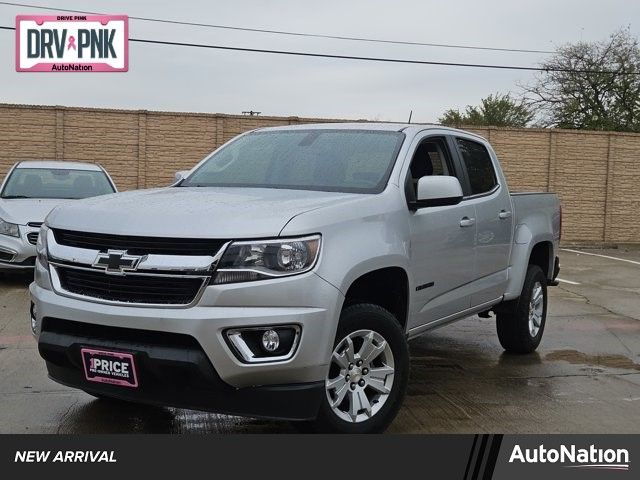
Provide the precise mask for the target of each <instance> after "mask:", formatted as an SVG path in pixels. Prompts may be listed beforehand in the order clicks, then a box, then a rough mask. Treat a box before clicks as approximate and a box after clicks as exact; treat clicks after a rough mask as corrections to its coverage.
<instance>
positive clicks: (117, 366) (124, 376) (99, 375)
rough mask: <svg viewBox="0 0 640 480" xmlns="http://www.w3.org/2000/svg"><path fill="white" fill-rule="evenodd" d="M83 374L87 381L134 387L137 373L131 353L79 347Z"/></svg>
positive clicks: (136, 384)
mask: <svg viewBox="0 0 640 480" xmlns="http://www.w3.org/2000/svg"><path fill="white" fill-rule="evenodd" d="M80 354H81V355H82V364H83V365H84V376H85V378H86V379H87V380H88V381H89V382H97V383H108V384H111V385H119V386H122V387H130V388H136V387H137V386H138V375H137V372H136V365H135V361H134V358H133V355H132V354H130V353H124V352H111V351H108V350H96V349H93V348H81V349H80Z"/></svg>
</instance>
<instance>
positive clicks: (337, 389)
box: [309, 303, 409, 433]
mask: <svg viewBox="0 0 640 480" xmlns="http://www.w3.org/2000/svg"><path fill="white" fill-rule="evenodd" d="M408 376H409V350H408V346H407V341H406V338H405V335H404V332H403V331H402V329H401V328H400V324H399V323H398V321H397V320H396V318H395V317H394V316H393V315H392V314H391V313H389V312H388V311H387V310H385V309H384V308H382V307H379V306H378V305H372V304H366V303H363V304H356V305H351V306H349V307H346V308H345V309H343V311H342V314H341V315H340V323H339V325H338V331H337V334H336V340H335V344H334V350H333V354H332V358H331V363H330V368H329V372H328V374H327V378H326V380H325V396H324V398H323V402H322V405H321V407H320V412H319V414H318V418H317V419H316V420H315V421H314V422H312V423H311V424H310V425H309V426H310V427H311V428H312V429H313V430H314V431H318V432H336V433H374V432H383V431H384V430H385V429H386V428H387V427H388V426H389V424H390V423H391V422H392V421H393V419H394V418H395V416H396V414H397V413H398V409H399V408H400V405H401V404H402V399H403V398H404V392H405V389H406V386H407V380H408Z"/></svg>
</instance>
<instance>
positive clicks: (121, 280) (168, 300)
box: [56, 266, 205, 305]
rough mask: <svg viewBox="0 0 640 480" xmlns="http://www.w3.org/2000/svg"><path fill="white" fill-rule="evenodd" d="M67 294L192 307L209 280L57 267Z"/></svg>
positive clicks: (192, 277) (184, 276)
mask: <svg viewBox="0 0 640 480" xmlns="http://www.w3.org/2000/svg"><path fill="white" fill-rule="evenodd" d="M56 271H57V274H58V277H59V279H60V285H61V287H62V288H63V289H64V290H66V291H67V292H70V293H74V294H77V295H83V296H87V297H93V298H97V299H100V300H109V301H116V302H126V303H143V304H158V305H188V304H190V303H191V302H193V300H194V299H195V298H196V296H197V295H198V292H199V291H200V288H201V287H202V285H203V283H204V281H205V279H203V278H202V277H195V276H187V275H183V276H178V275H176V276H171V277H163V276H155V275H133V274H128V275H126V276H125V275H108V274H106V273H104V271H97V270H96V271H92V270H85V269H78V268H70V267H63V266H58V267H56Z"/></svg>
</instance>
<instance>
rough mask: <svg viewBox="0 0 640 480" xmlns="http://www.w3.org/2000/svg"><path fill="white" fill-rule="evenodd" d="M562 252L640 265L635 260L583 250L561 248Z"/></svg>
mask: <svg viewBox="0 0 640 480" xmlns="http://www.w3.org/2000/svg"><path fill="white" fill-rule="evenodd" d="M560 250H563V251H565V252H571V253H577V254H580V255H591V256H593V257H602V258H608V259H609V260H617V261H619V262H627V263H633V264H634V265H640V262H636V261H635V260H627V259H626V258H618V257H611V256H609V255H601V254H599V253H591V252H583V251H581V250H572V249H570V248H561V249H560Z"/></svg>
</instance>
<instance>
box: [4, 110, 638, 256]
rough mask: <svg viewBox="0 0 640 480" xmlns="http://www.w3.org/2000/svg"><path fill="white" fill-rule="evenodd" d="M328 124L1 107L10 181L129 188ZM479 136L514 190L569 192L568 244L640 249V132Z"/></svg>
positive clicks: (499, 131)
mask: <svg viewBox="0 0 640 480" xmlns="http://www.w3.org/2000/svg"><path fill="white" fill-rule="evenodd" d="M328 121H332V120H331V119H320V118H299V117H266V116H258V117H249V116H242V115H226V114H199V113H173V112H152V111H139V110H111V109H95V108H75V107H53V106H32V105H9V104H0V176H2V177H3V176H4V175H5V174H6V172H7V170H8V169H9V168H10V167H11V165H13V164H14V163H15V162H17V161H20V160H33V159H58V160H80V161H88V162H95V163H100V164H102V165H103V166H104V167H105V168H106V169H107V170H108V171H109V173H110V174H111V175H112V176H113V178H114V180H115V182H116V184H117V185H118V188H119V189H121V190H130V189H135V188H150V187H155V186H162V185H167V184H169V183H170V182H171V181H172V179H173V174H174V172H176V171H177V170H185V169H188V168H191V167H192V166H193V165H195V164H196V163H197V162H198V161H199V160H200V159H202V158H203V157H204V156H205V155H206V154H208V153H209V152H211V151H212V150H213V149H215V148H216V147H218V146H219V145H221V144H222V143H224V142H226V141H227V140H229V139H231V138H233V137H234V136H236V135H238V134H239V133H242V132H245V131H247V130H251V129H253V128H258V127H264V126H275V125H295V124H303V123H311V122H328ZM333 121H335V120H333ZM470 130H472V131H474V132H475V133H478V134H480V135H482V136H483V137H485V138H487V139H488V140H489V141H490V142H491V143H492V145H493V146H494V148H495V150H496V152H497V154H498V157H499V158H500V161H501V163H502V165H503V168H504V170H505V173H506V176H507V180H508V182H509V186H510V187H511V189H512V190H514V191H531V190H541V191H555V192H557V193H558V194H559V196H560V198H561V200H562V204H563V212H564V224H563V226H564V228H563V240H564V242H565V243H573V244H594V245H601V244H640V217H638V216H637V215H636V213H637V212H638V211H639V210H640V195H638V190H639V185H640V134H630V133H617V132H587V131H573V130H549V129H515V128H493V127H489V128H477V127H476V128H471V129H470Z"/></svg>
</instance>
